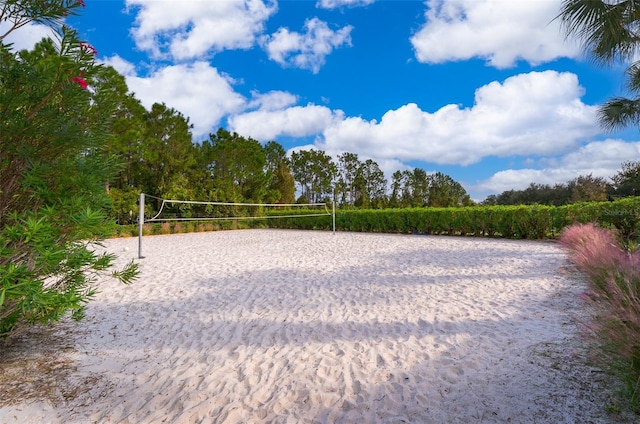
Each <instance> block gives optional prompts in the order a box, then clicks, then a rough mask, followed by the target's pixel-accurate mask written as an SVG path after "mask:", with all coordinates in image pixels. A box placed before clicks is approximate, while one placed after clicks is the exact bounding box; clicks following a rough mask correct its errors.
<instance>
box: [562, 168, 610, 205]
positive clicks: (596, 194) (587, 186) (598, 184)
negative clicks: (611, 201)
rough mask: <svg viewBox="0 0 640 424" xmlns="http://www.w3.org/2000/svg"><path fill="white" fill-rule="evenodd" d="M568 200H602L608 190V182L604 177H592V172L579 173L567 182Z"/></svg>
mask: <svg viewBox="0 0 640 424" xmlns="http://www.w3.org/2000/svg"><path fill="white" fill-rule="evenodd" d="M567 190H568V191H569V193H570V202H571V203H574V202H604V201H605V200H607V193H608V192H609V191H610V187H609V184H608V183H607V182H606V180H605V179H604V178H600V177H594V176H593V175H592V174H588V175H580V176H579V177H577V178H574V179H573V180H571V181H569V182H568V183H567Z"/></svg>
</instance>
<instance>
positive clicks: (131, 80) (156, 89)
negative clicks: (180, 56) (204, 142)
mask: <svg viewBox="0 0 640 424" xmlns="http://www.w3.org/2000/svg"><path fill="white" fill-rule="evenodd" d="M126 80H127V85H128V86H129V90H131V91H132V92H134V93H135V96H136V98H138V99H140V101H141V103H142V104H143V105H144V106H145V107H146V108H147V109H150V107H151V105H152V104H153V103H163V102H164V103H165V104H166V105H167V106H168V107H171V108H174V109H176V110H178V111H180V112H181V113H182V114H183V115H185V116H186V117H188V118H189V119H190V122H191V123H192V124H193V126H194V128H193V135H194V139H195V140H196V141H197V140H199V138H200V137H202V136H207V135H208V134H209V132H211V130H212V129H213V127H215V126H217V125H218V124H219V122H220V120H221V119H222V118H223V117H224V116H226V115H227V114H230V113H235V112H238V111H239V110H241V109H242V108H243V107H244V106H245V103H246V100H245V99H244V97H242V96H241V95H240V94H238V93H236V92H235V91H234V90H233V88H232V86H231V84H232V83H233V80H231V79H230V78H229V77H226V76H224V75H221V74H220V73H219V72H218V70H217V69H216V68H213V67H211V66H210V65H209V64H208V63H206V62H195V63H193V64H190V65H176V66H168V67H166V68H163V69H162V70H160V71H157V72H155V73H152V74H151V75H150V76H148V77H146V78H141V77H137V76H128V77H127V78H126Z"/></svg>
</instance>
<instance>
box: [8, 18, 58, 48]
mask: <svg viewBox="0 0 640 424" xmlns="http://www.w3.org/2000/svg"><path fill="white" fill-rule="evenodd" d="M10 29H11V24H10V23H9V22H7V21H0V35H3V34H5V33H6V32H7V31H9V30H10ZM54 34H55V33H54V31H53V30H52V29H51V28H49V27H48V26H45V25H38V24H27V25H25V26H23V27H20V28H18V29H15V30H13V31H12V32H11V33H9V35H7V36H6V37H5V38H4V40H2V42H3V43H4V44H13V50H14V51H20V50H25V49H26V50H31V49H33V47H34V46H35V45H36V43H39V42H40V41H41V40H42V39H43V38H52V39H55V36H54Z"/></svg>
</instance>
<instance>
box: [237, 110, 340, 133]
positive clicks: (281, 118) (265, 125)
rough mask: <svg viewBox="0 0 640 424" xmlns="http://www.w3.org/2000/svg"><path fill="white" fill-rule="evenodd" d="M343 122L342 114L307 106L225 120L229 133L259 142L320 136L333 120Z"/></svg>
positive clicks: (256, 112) (250, 113)
mask: <svg viewBox="0 0 640 424" xmlns="http://www.w3.org/2000/svg"><path fill="white" fill-rule="evenodd" d="M340 119H342V112H341V111H337V112H336V111H331V109H329V108H327V107H325V106H317V105H313V104H309V105H307V106H293V107H289V108H286V109H282V110H257V111H253V112H247V113H243V114H240V115H235V116H232V117H230V118H229V119H228V122H229V127H230V128H231V130H232V131H235V132H237V133H238V134H242V135H243V136H245V137H252V138H255V139H257V140H261V141H269V140H273V139H275V138H276V137H278V136H281V135H283V136H291V137H306V136H309V135H314V134H318V133H320V132H322V130H324V129H325V128H327V127H328V126H330V125H331V123H332V122H333V121H334V120H340Z"/></svg>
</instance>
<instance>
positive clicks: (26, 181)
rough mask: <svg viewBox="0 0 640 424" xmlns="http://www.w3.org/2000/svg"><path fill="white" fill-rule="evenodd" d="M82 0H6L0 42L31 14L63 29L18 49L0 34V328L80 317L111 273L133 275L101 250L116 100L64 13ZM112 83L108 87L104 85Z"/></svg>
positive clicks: (0, 331) (7, 332) (9, 331)
mask: <svg viewBox="0 0 640 424" xmlns="http://www.w3.org/2000/svg"><path fill="white" fill-rule="evenodd" d="M82 7H84V2H83V1H73V0H59V1H42V0H9V1H5V2H3V3H2V5H0V23H3V24H4V25H3V28H9V30H8V31H7V32H5V33H4V34H0V42H2V41H3V40H4V38H5V37H6V36H7V35H8V34H9V33H11V32H12V31H19V30H20V28H21V27H22V26H24V25H26V24H27V23H30V22H36V23H43V24H47V25H50V26H51V27H52V29H53V30H54V32H55V33H56V34H57V36H58V37H53V38H55V40H54V39H52V38H45V39H43V40H42V41H41V42H39V43H38V44H37V45H36V46H35V47H34V48H33V49H32V50H30V51H28V50H22V51H20V52H15V51H13V50H12V48H11V45H7V44H4V43H0V81H2V84H0V105H2V106H1V107H0V134H1V135H2V136H1V137H0V337H7V336H11V335H14V334H16V333H18V332H20V330H21V329H24V328H26V327H27V326H30V325H34V324H47V323H51V322H54V321H57V320H59V319H61V318H62V317H63V316H65V315H66V314H68V313H70V314H71V316H72V317H73V318H76V319H80V318H82V316H83V309H84V307H85V306H86V303H87V302H88V301H89V300H90V299H91V298H92V297H93V295H94V294H95V288H94V283H95V282H96V281H97V279H98V278H102V276H103V275H104V274H105V273H110V274H111V275H113V276H114V277H116V278H117V279H119V280H121V281H123V282H130V281H132V280H133V279H134V278H135V276H136V274H137V269H136V266H135V264H133V263H130V264H129V265H128V266H125V267H124V268H123V269H121V270H111V266H112V263H113V260H114V259H115V257H114V256H113V255H112V254H109V253H104V254H99V253H96V249H95V246H96V244H99V243H100V241H101V240H102V239H104V238H105V237H106V236H107V235H108V234H110V232H111V231H112V229H113V225H114V224H113V223H112V222H110V221H109V220H107V218H106V211H107V207H108V202H109V198H108V196H107V193H106V191H105V188H104V187H105V183H108V182H109V180H110V179H111V178H112V177H113V176H114V175H115V174H116V173H117V172H118V169H119V168H118V167H117V166H116V165H117V164H116V163H115V162H114V161H113V159H112V158H111V157H110V156H109V155H108V154H107V153H106V151H107V146H108V142H109V141H110V137H111V134H110V122H111V119H112V117H113V116H114V114H115V110H116V109H117V105H116V104H115V103H114V101H113V99H112V97H111V96H109V95H108V90H109V89H110V88H109V87H108V85H107V84H106V83H102V81H103V78H102V75H103V74H105V71H106V70H105V68H104V67H102V66H100V65H97V64H96V63H95V53H96V52H95V49H94V48H93V47H90V45H89V44H87V43H85V42H81V41H80V40H79V39H78V36H77V33H76V32H75V31H72V30H70V29H69V28H66V27H64V26H62V19H63V18H64V17H65V16H68V15H69V14H73V13H75V11H76V10H77V9H78V8H82ZM105 86H106V87H105Z"/></svg>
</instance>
